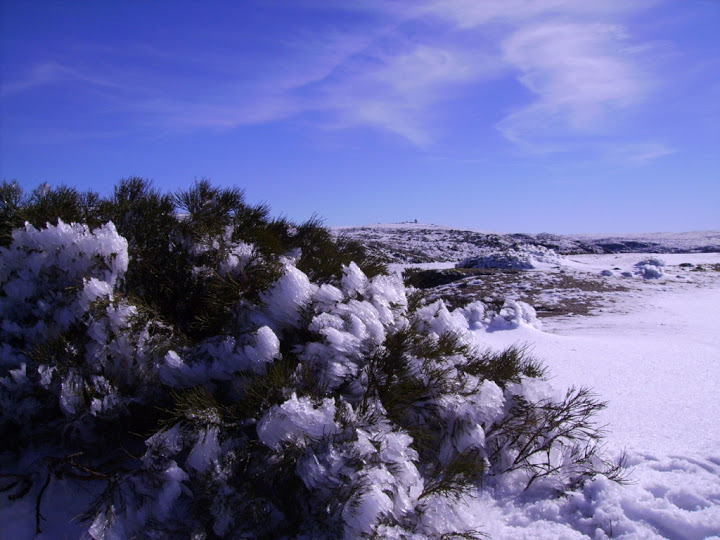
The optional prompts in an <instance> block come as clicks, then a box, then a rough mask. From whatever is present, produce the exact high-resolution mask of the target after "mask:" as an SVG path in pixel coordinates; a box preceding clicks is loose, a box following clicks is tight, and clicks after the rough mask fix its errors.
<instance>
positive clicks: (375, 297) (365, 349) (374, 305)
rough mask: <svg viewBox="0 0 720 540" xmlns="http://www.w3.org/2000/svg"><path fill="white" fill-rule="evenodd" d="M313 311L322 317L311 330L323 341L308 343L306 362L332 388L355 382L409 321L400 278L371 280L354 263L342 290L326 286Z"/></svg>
mask: <svg viewBox="0 0 720 540" xmlns="http://www.w3.org/2000/svg"><path fill="white" fill-rule="evenodd" d="M359 291H363V296H362V298H363V299H360V297H359V296H358V294H359ZM312 307H313V310H314V312H315V313H316V315H315V316H314V317H313V318H312V320H311V321H310V324H309V326H308V329H309V330H311V331H312V332H315V333H316V334H318V335H319V336H320V338H321V339H320V340H318V341H312V342H310V343H308V344H307V345H305V346H304V348H303V350H302V353H301V358H302V359H303V360H304V361H305V362H307V363H308V365H310V366H313V367H314V368H315V369H317V370H318V371H319V372H320V377H321V379H322V382H323V384H324V385H326V386H327V387H328V388H329V389H333V388H336V387H337V386H339V385H340V384H342V383H343V382H348V381H351V380H353V379H354V378H355V377H356V376H357V375H358V373H359V370H360V369H361V368H362V367H363V366H364V365H366V364H367V361H368V358H369V356H370V355H371V354H372V352H373V351H374V350H375V349H377V347H379V346H380V345H382V343H383V342H384V341H385V339H386V337H387V335H388V332H394V331H396V330H397V329H399V328H401V327H403V326H404V325H405V324H406V323H407V319H405V318H404V316H403V315H402V313H403V311H404V309H405V308H406V307H407V298H406V297H405V292H404V286H403V284H402V282H401V281H400V279H399V278H397V277H390V276H376V277H375V278H373V279H372V280H369V279H368V278H367V277H366V276H365V275H364V274H363V273H362V271H361V270H360V269H359V268H358V267H357V266H356V265H354V264H351V265H350V266H349V267H346V268H345V269H344V273H343V278H342V280H341V289H338V288H336V287H333V286H332V285H323V286H322V287H320V288H319V289H318V290H317V291H316V292H315V294H314V295H313V298H312Z"/></svg>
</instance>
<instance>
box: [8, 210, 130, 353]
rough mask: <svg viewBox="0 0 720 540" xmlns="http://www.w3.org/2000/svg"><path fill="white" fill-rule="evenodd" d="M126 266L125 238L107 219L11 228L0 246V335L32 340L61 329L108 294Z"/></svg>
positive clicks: (25, 341) (14, 339) (64, 328)
mask: <svg viewBox="0 0 720 540" xmlns="http://www.w3.org/2000/svg"><path fill="white" fill-rule="evenodd" d="M127 266H128V253H127V241H126V240H125V239H124V238H123V237H121V236H120V235H118V234H117V231H116V230H115V226H114V225H113V224H112V223H107V224H106V225H103V226H102V227H100V228H98V229H95V230H94V231H90V230H89V228H88V227H87V226H86V225H79V224H75V223H73V224H66V223H63V222H62V221H60V222H59V223H58V225H57V226H50V227H48V228H46V229H40V230H38V229H36V228H35V227H33V226H32V225H26V226H25V229H16V230H15V231H13V242H12V244H11V245H10V246H9V247H7V248H0V289H2V291H3V293H4V295H2V296H0V319H2V324H1V325H0V339H2V342H3V343H8V342H18V343H34V342H37V341H41V340H44V339H47V337H49V335H50V334H52V333H58V332H63V331H65V330H67V329H68V328H69V327H70V326H71V325H72V324H73V323H74V322H75V321H77V320H78V319H79V318H80V317H82V316H83V315H84V313H85V311H86V310H87V309H88V307H89V305H90V304H91V303H92V302H94V301H96V300H98V299H99V298H111V297H112V291H113V288H114V287H115V285H116V284H117V282H118V280H120V279H121V278H122V276H123V275H124V273H125V271H126V270H127Z"/></svg>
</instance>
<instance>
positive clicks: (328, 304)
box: [0, 182, 617, 539]
mask: <svg viewBox="0 0 720 540" xmlns="http://www.w3.org/2000/svg"><path fill="white" fill-rule="evenodd" d="M146 188H147V186H143V185H141V184H139V183H134V182H130V183H127V184H124V185H122V186H120V189H119V190H118V192H116V194H115V202H114V203H112V204H114V208H115V209H114V210H113V211H114V212H117V213H118V218H119V219H120V220H121V222H122V223H123V228H124V230H127V231H128V234H127V241H126V239H125V238H124V237H122V236H120V235H119V234H118V233H117V231H116V229H115V227H114V225H113V224H112V223H107V224H105V225H103V226H102V227H100V228H97V229H95V230H92V231H91V230H89V228H88V227H86V226H84V225H77V224H72V225H66V224H65V223H62V222H59V223H58V224H57V225H51V226H48V227H47V228H45V229H42V230H37V229H35V228H34V227H33V226H31V225H28V226H26V228H25V229H21V230H16V231H15V233H13V234H14V236H13V238H14V240H13V243H12V244H11V245H10V246H9V247H8V248H3V249H2V250H1V251H0V290H1V291H2V292H1V293H0V310H1V312H2V316H3V317H2V320H3V322H2V327H1V329H0V331H1V332H2V338H3V339H2V347H3V348H2V354H3V363H2V364H1V365H0V370H2V371H0V400H1V404H2V411H3V412H2V414H3V416H2V424H1V425H0V433H1V434H2V435H4V436H7V437H11V435H10V434H13V433H14V435H12V437H11V439H12V440H10V439H6V440H10V444H8V445H7V446H6V448H7V449H8V451H9V452H13V451H14V452H16V454H19V453H22V452H25V451H28V449H29V448H30V446H31V445H35V449H34V451H35V452H37V453H38V454H39V458H40V459H38V460H37V461H36V463H38V465H37V469H36V470H34V472H30V473H22V474H23V475H25V476H22V479H23V482H24V483H23V484H22V485H23V486H24V487H23V489H22V490H23V491H25V494H27V496H34V497H36V501H37V505H38V509H40V508H41V507H42V504H43V500H42V499H43V493H44V491H45V487H46V486H47V484H48V482H50V481H52V480H53V475H59V474H62V475H64V476H65V477H68V476H71V477H73V478H76V479H79V480H86V481H92V482H93V484H92V486H91V487H92V489H94V490H95V493H97V497H96V499H95V500H94V502H93V504H92V505H91V507H90V508H89V509H88V511H87V514H86V516H84V517H85V518H86V519H87V521H88V529H87V537H88V538H94V539H100V538H126V537H135V536H142V537H148V538H167V537H174V536H184V537H186V536H193V537H198V538H207V537H213V536H217V537H220V538H242V537H290V538H294V537H305V538H338V537H345V538H357V537H361V536H372V535H381V536H385V537H391V538H392V537H395V538H405V537H408V535H414V536H416V537H419V538H422V537H427V538H431V537H437V536H439V535H440V534H442V533H444V532H448V531H439V530H438V529H437V527H435V526H434V525H432V524H431V523H429V522H428V521H427V520H424V519H422V516H423V513H424V512H426V511H427V510H428V509H431V508H435V507H436V504H435V503H436V502H438V501H439V500H441V499H443V498H446V497H454V496H458V495H460V494H462V493H465V492H466V491H468V490H471V489H477V488H479V487H481V486H483V485H487V484H502V483H505V484H512V485H517V486H519V489H523V488H530V487H531V488H532V489H543V490H550V491H553V492H562V491H563V490H566V489H569V488H572V487H575V486H577V485H580V484H582V483H583V482H585V481H586V480H588V479H590V478H593V477H594V476H596V475H598V474H606V475H608V476H610V477H614V476H615V475H616V474H617V469H616V466H615V465H614V464H608V463H605V462H604V461H602V459H601V458H600V457H599V456H598V446H597V445H598V440H599V437H600V433H599V432H598V430H597V429H596V428H595V426H594V425H593V423H592V414H593V413H595V412H596V411H597V410H599V409H600V408H602V406H603V404H602V403H600V402H598V401H597V400H596V399H595V398H593V397H592V396H591V395H590V394H589V393H588V392H587V391H586V390H576V391H575V390H574V391H571V392H569V393H568V394H567V395H566V396H565V397H560V398H557V397H555V396H554V394H553V393H552V390H551V388H550V387H549V385H548V384H547V382H546V381H545V380H544V378H543V369H542V367H541V366H540V365H539V364H538V362H537V361H535V360H533V359H532V358H531V357H530V356H529V355H528V354H527V353H526V352H525V351H524V350H522V349H518V348H512V349H509V350H506V351H500V352H497V351H489V350H483V349H482V347H481V343H479V342H478V341H477V333H476V330H478V329H482V328H490V329H494V328H495V327H498V328H499V327H503V328H505V327H512V326H513V325H521V324H532V323H534V314H533V312H532V311H531V309H530V308H529V306H526V305H523V304H521V303H508V304H506V305H505V306H504V307H503V308H502V310H501V311H500V312H499V313H497V314H496V313H493V312H491V311H489V310H486V309H485V308H484V306H483V305H482V304H481V303H479V302H474V303H472V304H470V305H468V306H466V307H464V308H460V309H456V310H450V309H448V307H447V306H446V305H445V304H444V303H443V302H442V301H437V302H434V303H430V304H427V303H423V302H422V301H419V300H418V298H417V297H410V296H409V295H408V291H407V290H406V288H405V286H404V285H403V283H402V281H401V279H400V278H399V277H392V276H387V275H383V274H377V275H368V273H366V272H365V271H364V270H363V269H362V268H361V267H360V266H358V265H356V264H355V263H353V262H348V263H347V264H345V265H343V266H340V268H339V272H338V274H337V275H336V274H334V273H333V272H334V271H331V266H330V265H329V263H328V262H326V263H325V264H324V266H323V268H322V269H321V270H320V271H318V273H315V274H314V273H313V272H309V271H305V269H304V268H303V267H302V261H303V254H302V253H301V252H300V251H298V249H299V250H301V251H302V250H305V249H308V248H310V250H311V252H312V242H313V240H307V242H310V245H309V246H306V245H304V244H303V247H300V246H298V245H293V242H292V238H294V237H295V236H297V235H299V234H301V233H300V232H298V231H299V230H300V228H301V227H298V228H297V229H298V230H296V231H291V230H290V229H289V228H288V227H287V223H284V222H281V221H269V220H266V219H265V217H263V216H259V217H258V216H256V217H257V219H258V220H259V222H256V223H254V224H253V223H252V222H251V221H252V220H251V217H248V216H249V215H251V214H252V212H255V211H258V210H257V209H255V210H248V208H247V207H243V206H241V205H240V203H239V202H238V198H237V197H236V195H237V194H235V195H233V192H222V191H218V190H213V189H211V188H210V187H209V186H208V185H205V184H201V185H198V186H196V187H195V188H194V191H191V192H187V193H185V194H183V193H181V194H180V195H178V197H179V199H180V201H181V204H182V207H183V208H184V209H185V210H187V212H188V214H186V215H184V216H182V217H180V218H177V217H172V216H170V217H168V216H163V215H160V216H159V215H158V214H157V212H156V213H154V214H153V215H152V216H150V215H148V213H152V212H150V210H151V209H153V208H154V209H155V210H158V211H159V210H162V209H163V208H165V206H166V203H167V202H168V201H167V200H166V199H164V198H162V197H161V196H160V195H159V194H157V193H154V192H150V191H148V190H147V189H146ZM223 193H224V195H223ZM132 200H134V201H136V202H138V201H139V204H138V206H133V205H129V203H128V205H127V206H123V205H124V204H125V203H127V202H128V201H132ZM123 201H124V202H123ZM108 204H110V203H108ZM111 206H112V205H111ZM119 208H125V213H124V214H123V213H121V212H120V211H119V210H118V209H119ZM243 208H245V210H247V212H249V213H250V214H248V213H245V214H243V212H244V211H245V210H243ZM258 212H259V211H258ZM143 216H145V217H143ZM170 218H172V220H174V221H175V224H173V222H172V221H170ZM144 219H148V220H150V222H151V224H152V225H150V226H149V225H148V224H147V223H145V222H144ZM263 220H264V221H263ZM153 227H155V228H159V229H160V230H162V231H164V232H163V233H162V234H164V235H165V236H164V239H163V242H164V244H163V243H162V242H161V241H160V240H161V239H160V238H159V237H157V236H156V233H155V232H153ZM318 227H319V225H318V224H317V223H315V224H310V225H308V227H307V231H306V233H303V234H306V237H305V238H306V239H307V238H310V239H312V238H316V239H317V242H318V243H319V244H320V248H318V249H317V250H316V251H315V254H316V255H317V256H326V255H328V254H332V253H333V250H338V251H339V250H341V249H342V246H338V245H335V247H332V245H331V244H330V243H325V242H330V240H328V239H327V238H326V237H325V236H324V235H323V233H322V232H321V231H320V230H319V229H318ZM275 228H279V229H282V230H281V233H279V234H276V233H277V231H275V233H273V230H274V229H275ZM268 238H269V239H268ZM328 238H329V237H328ZM304 241H305V240H303V242H304ZM255 242H261V244H260V245H258V244H256V243H255ZM259 246H261V247H259ZM272 246H275V247H272ZM288 247H291V248H292V249H288ZM353 249H355V248H353ZM351 251H352V250H351ZM128 253H129V255H128ZM320 254H324V255H320ZM346 255H347V254H346V253H341V254H339V255H337V257H335V258H334V259H333V260H334V261H338V260H342V259H343V258H344V257H345V256H346ZM313 256H315V255H313ZM173 257H175V258H177V259H179V261H175V260H173ZM308 260H309V261H311V260H312V258H310V259H306V263H307V261H308ZM150 261H154V263H158V262H164V263H167V264H168V265H169V266H167V267H162V266H161V267H160V268H157V269H154V270H153V271H152V273H151V274H150V275H149V276H148V280H149V283H150V284H152V287H151V286H150V285H149V284H148V283H144V282H143V281H142V274H141V273H140V272H137V271H136V273H135V274H134V276H133V277H132V279H131V278H130V276H131V273H132V272H133V265H135V264H138V265H139V268H146V267H147V266H148V264H149V262H150ZM371 262H372V261H371ZM308 264H309V263H308ZM370 268H371V270H372V269H373V268H374V267H373V265H372V264H371V265H370ZM163 272H165V274H163ZM180 287H184V288H185V289H181V288H180ZM156 288H158V289H159V290H161V291H165V293H166V294H169V296H168V297H167V298H164V299H161V298H160V296H159V292H158V290H156ZM1 459H2V460H3V466H4V468H5V467H6V466H7V467H10V468H12V463H13V461H12V459H11V456H10V454H7V455H3V456H2V458H1ZM48 464H49V465H48ZM58 464H60V465H62V468H58V467H59V465H58ZM17 475H20V473H19V472H18V473H17ZM18 477H20V476H18ZM33 479H34V480H35V482H34V484H33V482H32V481H31V480H33ZM4 487H5V486H4V485H0V488H3V489H4ZM25 487H27V489H25ZM8 489H12V488H8ZM12 495H13V496H17V497H20V496H22V495H23V494H22V493H16V492H12ZM38 516H40V513H39V512H38ZM38 519H39V517H38ZM38 525H40V523H38ZM455 532H458V533H462V534H471V533H470V532H469V531H455Z"/></svg>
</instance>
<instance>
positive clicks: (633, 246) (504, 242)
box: [334, 223, 720, 264]
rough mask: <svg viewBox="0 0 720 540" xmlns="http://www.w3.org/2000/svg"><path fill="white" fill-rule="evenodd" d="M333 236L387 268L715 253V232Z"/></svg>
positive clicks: (379, 229)
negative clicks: (505, 252)
mask: <svg viewBox="0 0 720 540" xmlns="http://www.w3.org/2000/svg"><path fill="white" fill-rule="evenodd" d="M334 230H335V232H337V233H341V234H346V235H348V236H350V237H352V238H355V239H357V240H361V241H362V242H363V243H364V244H365V245H366V246H367V247H368V248H369V249H370V250H372V251H374V252H376V253H378V254H381V255H383V256H385V257H386V258H387V259H388V261H389V262H392V263H401V264H417V263H429V262H442V261H460V260H462V259H465V258H468V257H473V256H475V255H477V254H478V252H479V251H481V250H485V249H505V248H509V247H511V246H513V245H516V244H529V245H539V246H543V247H546V248H550V249H553V250H555V251H556V252H557V253H560V254H566V255H568V254H609V253H715V252H720V231H697V232H684V233H634V234H624V235H616V234H613V235H606V234H585V235H581V234H573V235H556V234H549V233H540V234H522V233H514V234H501V233H493V232H487V231H474V230H469V229H454V228H451V227H443V226H438V225H427V224H421V223H386V224H377V225H364V226H357V227H336V228H335V229H334Z"/></svg>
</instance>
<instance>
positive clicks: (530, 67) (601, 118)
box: [498, 22, 647, 147]
mask: <svg viewBox="0 0 720 540" xmlns="http://www.w3.org/2000/svg"><path fill="white" fill-rule="evenodd" d="M625 39H626V36H625V35H624V32H623V30H622V28H620V27H618V26H612V25H606V24H593V23H555V22H550V23H538V24H535V25H531V26H528V27H525V28H522V29H520V30H517V31H516V32H514V33H513V34H512V35H511V36H509V37H508V38H507V39H506V40H505V41H504V43H503V57H504V59H505V60H506V61H507V62H508V63H509V64H510V65H512V66H513V67H514V68H515V69H516V70H517V72H518V73H519V76H518V80H519V81H520V82H521V83H522V85H523V86H525V87H526V88H527V89H528V90H529V91H530V92H531V93H532V94H533V95H534V97H533V99H532V101H531V102H530V103H529V104H528V105H526V106H524V107H522V108H519V109H517V110H516V111H514V112H512V113H511V114H510V115H508V116H507V117H506V118H504V119H503V120H502V121H501V122H500V123H499V124H498V128H499V129H500V131H501V132H502V133H503V135H504V136H505V137H507V138H508V139H510V140H511V141H514V142H520V143H526V144H528V145H534V146H536V147H542V146H543V145H547V144H549V143H552V140H553V139H556V138H561V137H567V136H569V135H575V136H577V135H582V134H590V133H594V132H597V131H600V130H602V129H603V128H604V127H606V126H607V125H608V123H609V122H608V118H609V117H611V116H612V114H613V113H614V112H615V111H617V110H620V109H622V108H624V107H627V106H630V105H632V104H633V103H636V102H637V101H638V100H640V99H641V97H642V96H643V92H644V91H645V89H646V85H647V82H646V80H645V78H644V77H643V74H642V73H641V71H640V70H639V69H638V68H637V67H636V66H635V65H634V64H633V56H632V52H631V51H629V50H628V49H626V48H625V44H624V40H625Z"/></svg>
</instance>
